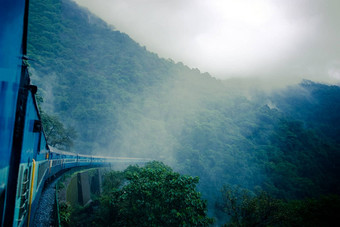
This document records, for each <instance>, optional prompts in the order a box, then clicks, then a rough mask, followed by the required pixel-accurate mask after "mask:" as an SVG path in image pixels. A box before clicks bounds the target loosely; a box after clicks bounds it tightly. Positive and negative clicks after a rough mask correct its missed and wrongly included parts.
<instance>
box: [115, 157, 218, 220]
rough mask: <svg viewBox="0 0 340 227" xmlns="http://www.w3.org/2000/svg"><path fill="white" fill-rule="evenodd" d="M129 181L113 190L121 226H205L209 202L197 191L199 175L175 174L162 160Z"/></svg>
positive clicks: (150, 165)
mask: <svg viewBox="0 0 340 227" xmlns="http://www.w3.org/2000/svg"><path fill="white" fill-rule="evenodd" d="M127 179H128V180H129V183H128V184H127V185H125V186H124V187H122V188H121V189H120V190H115V191H113V192H112V199H111V206H112V207H113V210H115V211H116V212H117V213H116V217H117V223H118V225H119V226H206V225H209V224H211V223H212V219H210V218H207V217H206V202H204V201H202V200H201V198H200V197H201V196H200V193H199V192H196V190H195V188H196V184H197V183H198V178H197V177H195V178H193V177H190V176H183V175H180V174H178V173H175V172H173V171H172V170H171V168H170V167H168V166H165V165H164V164H163V163H160V162H151V163H148V164H147V165H146V166H145V167H143V168H141V169H140V171H138V172H132V173H131V172H130V174H128V175H127Z"/></svg>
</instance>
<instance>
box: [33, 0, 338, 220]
mask: <svg viewBox="0 0 340 227" xmlns="http://www.w3.org/2000/svg"><path fill="white" fill-rule="evenodd" d="M164 45H166V44H164ZM28 49H29V57H30V58H32V59H33V61H30V65H31V67H30V71H31V74H32V78H33V82H34V83H35V84H37V85H38V86H39V93H40V95H41V96H42V97H43V99H44V102H43V103H42V104H41V105H42V109H43V110H44V111H45V112H46V113H48V114H51V115H55V116H57V117H58V118H59V120H60V121H62V122H63V123H64V124H65V126H66V127H67V128H74V129H75V131H76V133H77V135H78V136H77V139H76V140H75V141H74V146H73V147H72V148H71V150H73V151H76V152H79V153H88V154H101V155H111V156H114V155H122V156H133V157H147V158H151V159H156V160H161V161H164V162H165V163H167V164H168V165H170V166H171V167H173V168H174V169H175V170H176V171H180V172H181V173H185V174H190V175H193V176H199V178H200V184H199V190H200V191H201V192H202V193H203V197H204V198H206V199H208V202H209V209H210V214H211V215H217V216H218V217H219V218H220V220H222V219H224V217H222V216H223V214H221V212H219V211H216V213H214V208H215V201H216V200H217V199H218V198H219V197H220V196H222V194H221V193H220V190H221V189H222V186H223V185H239V186H240V187H242V188H248V189H250V190H254V189H255V188H260V189H262V190H265V191H266V192H268V193H269V194H270V195H271V196H274V197H276V198H281V199H302V198H311V197H318V196H320V195H322V194H329V193H333V194H339V193H340V182H339V179H340V169H339V168H340V152H339V151H340V139H339V138H340V137H339V135H340V115H339V112H340V100H339V99H340V87H338V86H335V85H334V86H329V85H324V84H318V83H314V82H312V81H302V82H301V83H300V84H297V85H291V86H289V87H285V88H281V89H277V90H272V91H271V92H268V91H267V92H264V91H261V89H259V88H256V87H253V88H252V89H249V90H248V89H245V88H244V87H251V86H242V87H241V86H239V85H240V84H241V83H240V81H238V80H226V81H220V80H216V79H215V78H213V77H211V76H210V75H209V74H208V73H201V72H200V71H199V70H198V69H190V68H188V67H187V66H185V65H184V64H183V63H175V62H174V61H172V60H170V59H168V60H166V59H161V58H159V57H158V56H157V54H154V53H150V52H149V51H147V49H146V48H145V47H142V46H141V45H139V44H138V43H136V42H135V41H133V40H132V39H131V38H130V37H129V36H128V35H126V34H124V33H121V32H119V31H117V30H115V29H114V27H113V26H110V25H107V24H106V23H105V22H103V21H102V20H100V19H99V18H97V17H96V16H94V15H92V14H91V13H89V12H88V11H87V10H85V9H81V8H79V7H78V6H77V5H76V4H75V3H73V2H70V1H69V0H61V1H59V0H39V1H38V0H31V1H30V21H29V46H28ZM241 82H242V84H251V82H249V81H247V79H244V80H242V81H241Z"/></svg>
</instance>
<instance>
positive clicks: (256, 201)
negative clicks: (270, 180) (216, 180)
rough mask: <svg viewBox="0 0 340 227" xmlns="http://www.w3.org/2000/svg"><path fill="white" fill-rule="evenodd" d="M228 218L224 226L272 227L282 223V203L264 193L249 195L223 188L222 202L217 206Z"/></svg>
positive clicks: (245, 191)
mask: <svg viewBox="0 0 340 227" xmlns="http://www.w3.org/2000/svg"><path fill="white" fill-rule="evenodd" d="M218 206H219V208H220V209H222V210H223V211H224V212H225V213H226V214H227V215H228V216H229V217H230V218H231V220H230V222H229V223H228V224H226V226H274V225H278V224H280V223H282V221H283V220H284V219H285V217H286V215H285V213H284V212H282V210H283V209H282V208H283V204H282V201H280V200H277V199H274V198H272V197H271V196H269V195H268V193H266V192H264V191H257V192H256V194H254V193H251V192H250V191H249V190H247V189H241V188H239V187H231V186H229V185H228V186H224V187H223V190H222V202H221V204H219V205H218Z"/></svg>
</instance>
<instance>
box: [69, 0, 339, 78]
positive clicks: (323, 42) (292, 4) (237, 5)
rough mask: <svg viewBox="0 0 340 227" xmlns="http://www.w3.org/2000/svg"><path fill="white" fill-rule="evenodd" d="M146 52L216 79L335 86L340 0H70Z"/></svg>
mask: <svg viewBox="0 0 340 227" xmlns="http://www.w3.org/2000/svg"><path fill="white" fill-rule="evenodd" d="M75 1H76V2H77V3H78V4H79V5H81V6H84V7H86V8H88V9H89V10H90V11H91V12H93V13H94V14H96V15H97V16H99V17H101V18H102V19H104V20H105V21H107V22H108V23H110V24H112V25H114V26H115V28H116V29H117V30H120V31H122V32H124V33H127V34H128V35H129V36H130V37H131V38H133V39H134V40H135V41H137V42H138V43H140V44H141V45H142V46H146V48H147V49H148V50H150V51H152V52H155V53H157V54H158V55H159V56H161V57H164V58H171V59H173V60H174V61H175V62H180V61H181V62H183V63H184V64H186V65H188V66H189V67H191V68H198V69H200V71H201V72H209V73H210V74H211V75H212V76H215V77H218V78H228V77H236V76H237V77H240V76H241V77H245V76H270V77H275V76H279V77H281V78H282V77H287V78H288V77H295V78H308V79H313V80H318V81H332V80H336V81H337V82H339V81H340V1H339V0H281V1H279V0H96V1H94V0H75Z"/></svg>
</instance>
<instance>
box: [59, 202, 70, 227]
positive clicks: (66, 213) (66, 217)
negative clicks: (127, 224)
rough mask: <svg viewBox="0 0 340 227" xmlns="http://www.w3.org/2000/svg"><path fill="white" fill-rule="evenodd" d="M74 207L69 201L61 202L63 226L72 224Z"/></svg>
mask: <svg viewBox="0 0 340 227" xmlns="http://www.w3.org/2000/svg"><path fill="white" fill-rule="evenodd" d="M71 213H72V208H71V205H70V204H69V203H67V202H60V203H59V215H60V224H61V226H70V225H69V224H70V221H71Z"/></svg>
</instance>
